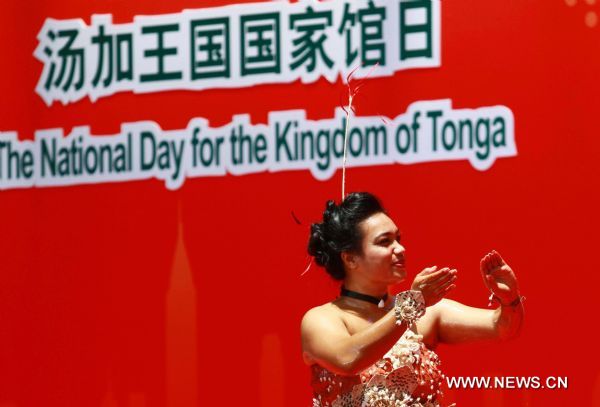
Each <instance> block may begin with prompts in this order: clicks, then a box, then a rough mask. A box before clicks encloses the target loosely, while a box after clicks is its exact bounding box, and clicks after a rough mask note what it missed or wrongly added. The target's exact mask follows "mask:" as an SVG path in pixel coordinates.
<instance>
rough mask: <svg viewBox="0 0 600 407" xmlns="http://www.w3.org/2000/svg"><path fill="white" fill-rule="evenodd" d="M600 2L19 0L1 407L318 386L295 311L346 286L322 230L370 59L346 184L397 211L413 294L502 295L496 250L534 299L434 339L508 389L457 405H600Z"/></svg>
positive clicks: (450, 355)
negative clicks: (503, 319)
mask: <svg viewBox="0 0 600 407" xmlns="http://www.w3.org/2000/svg"><path fill="white" fill-rule="evenodd" d="M599 13H600V5H599V4H598V3H597V2H595V1H590V0H587V1H583V0H565V1H563V0H556V1H542V0H537V1H529V2H520V3H517V2H509V3H507V2H504V1H485V2H481V1H471V0H447V1H443V2H442V1H428V0H426V1H423V0H414V1H399V0H397V1H374V2H368V1H356V2H350V1H325V2H313V1H305V2H297V3H287V2H281V1H278V2H262V3H251V2H236V3H231V2H223V1H212V2H207V1H195V2H193V1H185V0H177V1H158V2H152V3H148V2H141V3H135V4H134V3H130V2H129V3H128V2H123V1H116V0H109V1H106V0H104V1H98V0H90V1H88V2H85V3H84V2H70V1H67V0H62V1H55V2H52V4H49V3H47V2H39V1H38V2H33V3H32V2H30V3H27V4H24V3H22V2H16V1H5V2H3V3H2V5H0V34H1V35H0V37H1V38H2V39H3V40H2V41H1V42H0V53H1V55H3V58H2V64H1V67H0V73H1V75H0V94H1V95H2V97H1V98H0V213H2V222H1V225H2V229H1V230H2V238H1V244H0V270H1V272H0V273H1V274H0V275H1V280H0V316H1V320H2V325H3V329H2V330H1V331H0V332H1V333H0V377H1V380H0V406H11V407H13V406H18V407H22V406H36V407H37V406H180V405H186V406H195V405H198V406H200V405H202V406H204V405H244V406H246V405H248V406H305V405H310V403H311V389H310V386H309V369H308V367H306V366H305V365H303V362H302V357H301V347H300V336H299V324H300V320H301V318H302V315H303V314H304V313H305V312H306V311H307V310H308V309H309V308H311V307H314V306H316V305H319V304H322V303H325V302H327V301H330V300H331V299H333V298H335V297H336V296H337V294H338V289H339V288H338V286H337V284H336V283H335V282H333V281H332V280H331V279H330V278H329V277H327V276H326V274H325V272H324V271H323V270H321V269H319V268H318V267H316V266H314V265H313V266H312V267H310V268H309V269H308V271H306V272H305V269H306V267H307V265H308V264H309V257H308V255H307V253H306V243H307V239H308V231H309V226H310V224H311V223H312V222H316V221H318V220H319V218H320V216H321V214H322V211H323V209H324V205H325V201H326V200H327V199H336V200H339V199H340V197H341V181H342V176H341V166H342V159H343V158H342V155H343V140H344V138H343V131H344V130H345V126H346V124H347V116H346V112H345V111H344V109H346V110H348V108H347V106H346V105H347V104H348V100H347V95H348V86H347V77H348V75H350V74H351V73H352V72H353V69H354V68H356V67H360V68H358V70H356V71H354V73H353V74H352V75H353V76H352V77H353V78H354V81H351V84H352V83H355V84H356V83H357V82H358V81H361V80H364V82H362V86H361V87H360V89H359V90H358V93H357V94H356V96H355V98H354V99H353V107H354V112H352V111H350V113H351V114H350V115H349V118H350V119H349V120H350V123H349V136H348V141H349V148H348V168H347V173H346V176H347V179H346V189H347V191H370V192H373V193H374V194H376V195H377V196H379V197H380V198H381V199H382V201H383V203H384V205H385V206H386V208H387V209H388V211H389V213H390V215H391V216H392V218H393V219H394V220H395V222H396V224H397V225H398V226H399V228H400V230H401V232H402V236H403V239H404V245H405V247H406V249H407V252H406V253H407V261H408V268H409V277H408V281H407V282H406V284H405V285H404V287H405V288H406V287H408V285H409V284H410V281H412V278H413V277H414V275H415V274H416V273H417V272H419V271H420V270H422V269H423V268H424V267H426V266H431V265H438V266H451V267H455V268H457V269H458V270H459V280H458V283H457V286H458V288H457V289H456V290H455V291H454V292H453V293H452V295H451V296H450V298H452V299H454V300H456V301H460V302H462V303H464V304H467V305H471V306H476V307H482V308H485V307H486V305H487V296H488V294H489V293H488V292H487V290H486V288H485V286H484V284H483V283H482V281H481V277H480V272H479V260H480V258H481V256H482V255H483V254H485V253H486V252H487V251H488V250H491V249H497V250H498V251H499V252H500V253H502V255H503V256H504V258H505V259H506V260H507V261H508V262H509V263H510V264H511V266H512V267H513V268H514V270H515V272H516V274H517V277H518V279H519V284H520V286H521V291H522V293H523V294H524V295H525V296H526V297H527V301H526V302H525V310H526V316H525V317H526V320H525V326H524V329H523V331H522V333H521V335H520V337H519V338H517V339H515V340H512V341H509V342H505V343H496V342H494V343H481V344H473V345H460V346H444V345H442V346H440V347H439V348H438V349H437V350H436V352H437V353H438V354H439V355H440V358H441V360H442V369H443V371H444V373H445V374H446V375H447V376H448V377H453V378H457V377H471V378H473V377H479V378H486V377H489V378H492V382H501V384H502V385H498V386H479V387H488V388H465V387H477V386H463V387H462V388H451V386H446V388H445V393H446V399H447V400H449V401H452V402H456V403H458V405H459V406H471V405H473V406H475V405H485V406H514V405H535V406H538V405H539V406H546V405H557V406H558V405H582V406H587V405H599V404H600V390H599V389H600V369H599V368H598V362H599V360H598V359H599V358H598V350H597V349H596V348H597V346H596V342H595V340H594V339H593V338H595V335H594V334H593V332H594V324H595V320H596V318H595V313H596V312H597V311H598V301H597V299H596V297H597V295H596V293H595V290H596V287H597V286H598V284H599V283H600V279H599V277H598V274H597V273H596V272H595V270H594V265H595V261H594V257H595V253H596V252H595V248H596V242H597V238H596V237H595V236H596V235H595V232H596V231H597V230H598V228H599V226H600V225H599V222H598V215H597V211H598V207H599V199H598V193H597V192H596V189H597V185H596V182H597V181H596V178H597V177H596V174H597V173H598V163H597V157H598V154H599V153H600V144H599V142H598V138H597V137H596V135H597V134H598V131H599V130H600V129H599V125H598V121H597V120H596V116H597V111H598V108H599V107H600V103H599V102H598V97H597V95H598V94H600V85H599V82H598V80H597V74H598V72H599V71H600V41H599V40H600V31H599V30H600V26H599V24H598V15H599ZM342 107H343V108H342ZM401 288H402V287H401ZM575 328H577V329H579V328H581V329H580V330H576V329H575ZM588 328H590V331H589V332H588V331H586V329H588ZM517 379H518V380H517ZM536 382H539V385H538V386H536ZM501 387H503V388H501ZM552 387H553V388H552Z"/></svg>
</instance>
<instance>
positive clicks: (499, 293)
mask: <svg viewBox="0 0 600 407" xmlns="http://www.w3.org/2000/svg"><path fill="white" fill-rule="evenodd" d="M480 266H481V274H482V277H483V281H484V282H485V285H486V286H487V287H488V288H489V289H490V291H491V292H492V293H493V294H494V295H495V296H496V297H498V299H499V300H500V301H501V303H502V304H505V305H506V304H510V303H511V302H513V301H514V300H515V299H516V298H517V297H518V296H519V286H518V284H517V278H516V277H515V273H514V272H513V270H512V269H511V268H510V266H509V265H508V264H506V262H505V261H504V260H503V259H502V257H501V256H500V254H499V253H498V252H497V251H495V250H492V251H491V252H490V253H488V254H486V255H485V256H483V258H482V259H481V263H480Z"/></svg>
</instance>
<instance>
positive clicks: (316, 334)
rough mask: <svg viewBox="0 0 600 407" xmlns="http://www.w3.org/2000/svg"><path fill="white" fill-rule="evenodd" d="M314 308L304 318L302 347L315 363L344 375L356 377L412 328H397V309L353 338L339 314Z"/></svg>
mask: <svg viewBox="0 0 600 407" xmlns="http://www.w3.org/2000/svg"><path fill="white" fill-rule="evenodd" d="M332 314H333V313H330V312H320V311H318V309H316V308H315V309H312V310H310V311H309V312H307V313H306V315H305V316H304V318H303V319H302V328H301V329H302V348H303V349H304V353H305V355H306V356H308V358H310V359H311V360H312V361H313V362H316V363H318V364H319V365H321V366H322V367H324V368H326V369H327V370H330V371H332V372H334V373H337V374H340V375H347V376H351V375H355V374H358V373H359V372H361V371H362V370H364V369H366V368H367V367H369V366H371V365H372V364H373V363H375V362H376V361H378V360H379V359H381V357H382V356H383V355H384V354H385V353H386V352H387V351H388V350H390V349H391V348H392V346H394V344H395V343H396V341H398V339H399V338H400V337H401V336H402V334H403V333H404V331H406V329H407V328H408V326H407V325H406V323H404V322H403V323H402V324H401V325H396V317H395V316H394V310H391V311H390V312H388V313H387V314H386V315H385V316H384V317H383V318H381V319H380V320H378V321H377V322H375V323H374V324H372V325H371V326H369V327H368V328H366V329H364V330H362V331H360V332H357V333H355V334H354V335H350V334H349V333H348V330H347V328H346V326H345V324H344V322H343V321H342V319H341V318H340V317H339V316H338V315H332Z"/></svg>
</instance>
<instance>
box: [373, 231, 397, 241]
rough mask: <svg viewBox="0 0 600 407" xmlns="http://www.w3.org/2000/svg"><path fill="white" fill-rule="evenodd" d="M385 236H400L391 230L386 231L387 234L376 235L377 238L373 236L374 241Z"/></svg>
mask: <svg viewBox="0 0 600 407" xmlns="http://www.w3.org/2000/svg"><path fill="white" fill-rule="evenodd" d="M386 235H393V236H396V235H400V231H398V230H396V232H394V231H392V230H388V231H387V232H381V233H380V234H378V235H377V236H375V240H377V239H379V238H380V237H382V236H386Z"/></svg>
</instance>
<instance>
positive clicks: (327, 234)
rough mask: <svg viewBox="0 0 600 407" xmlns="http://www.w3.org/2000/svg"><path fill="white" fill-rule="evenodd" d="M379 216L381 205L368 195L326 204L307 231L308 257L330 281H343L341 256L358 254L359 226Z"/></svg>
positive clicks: (359, 241) (360, 238)
mask: <svg viewBox="0 0 600 407" xmlns="http://www.w3.org/2000/svg"><path fill="white" fill-rule="evenodd" d="M379 212H385V211H384V209H383V207H382V206H381V203H380V202H379V200H378V199H377V198H376V197H375V196H374V195H372V194H370V193H368V192H354V193H351V194H349V195H348V196H346V198H345V199H344V200H343V201H342V203H341V204H339V205H336V203H335V202H334V201H332V200H329V201H327V203H326V204H325V211H324V212H323V221H322V222H321V223H313V224H312V225H311V227H310V238H309V240H308V254H310V255H311V256H313V257H314V259H315V262H316V263H317V264H318V265H319V266H323V267H325V270H326V271H327V272H328V273H329V274H330V275H331V276H332V277H333V278H334V279H336V280H343V279H344V278H345V277H346V271H345V269H344V264H343V261H342V256H341V254H342V252H356V253H359V252H360V249H361V242H362V234H361V232H360V228H359V224H360V222H362V221H363V220H365V219H367V218H368V217H369V216H371V215H374V214H375V213H379Z"/></svg>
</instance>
